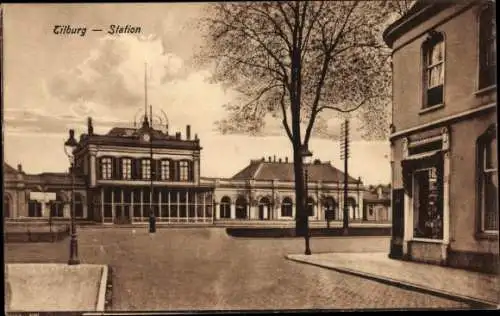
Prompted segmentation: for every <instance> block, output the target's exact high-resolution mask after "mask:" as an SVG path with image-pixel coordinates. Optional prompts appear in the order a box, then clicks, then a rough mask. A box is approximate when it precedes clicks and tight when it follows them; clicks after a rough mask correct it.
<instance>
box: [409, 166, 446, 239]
mask: <svg viewBox="0 0 500 316" xmlns="http://www.w3.org/2000/svg"><path fill="white" fill-rule="evenodd" d="M431 169H435V172H436V182H437V185H438V189H437V190H438V194H440V195H441V196H439V195H438V199H437V202H439V204H440V205H438V207H439V209H438V213H440V215H441V234H440V235H441V236H440V237H438V238H434V237H432V236H417V235H415V230H416V228H417V227H415V212H416V211H417V212H420V209H418V210H415V204H416V202H417V201H418V199H419V196H420V192H418V193H417V192H416V191H415V189H416V188H417V187H418V186H417V179H416V175H417V173H419V172H422V171H427V172H429V171H430V170H431ZM439 176H440V172H439V170H438V166H433V165H430V166H425V167H421V168H416V169H414V170H413V171H412V176H411V177H412V206H411V207H412V215H411V219H412V223H411V225H412V226H411V227H412V240H429V241H433V242H442V241H443V240H444V229H445V227H444V205H443V202H444V196H443V194H444V192H443V190H442V186H443V183H442V182H443V179H441V183H440V180H439ZM441 176H443V175H441ZM429 179H430V177H428V178H427V181H428V182H429ZM439 185H441V187H439ZM419 217H420V213H419ZM427 220H429V218H427Z"/></svg>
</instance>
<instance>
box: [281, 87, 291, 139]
mask: <svg viewBox="0 0 500 316" xmlns="http://www.w3.org/2000/svg"><path fill="white" fill-rule="evenodd" d="M285 89H286V88H285V86H284V85H283V93H282V94H281V98H280V107H281V112H282V113H283V120H282V123H283V127H284V128H285V131H286V134H287V135H288V138H289V139H290V141H291V142H292V143H293V135H292V132H291V131H290V126H288V119H287V115H286V105H285V94H286V90H285Z"/></svg>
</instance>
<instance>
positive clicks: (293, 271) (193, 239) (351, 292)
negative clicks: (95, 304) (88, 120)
mask: <svg viewBox="0 0 500 316" xmlns="http://www.w3.org/2000/svg"><path fill="white" fill-rule="evenodd" d="M68 244H69V240H68V239H66V240H64V241H62V242H59V243H54V244H51V243H46V244H6V245H5V258H6V261H7V262H61V263H64V262H66V261H67V259H68V254H69V253H68V250H69V247H68ZM79 246H80V248H79V250H80V260H81V261H82V262H83V263H95V264H109V265H111V267H112V269H113V295H112V299H113V304H112V309H113V310H190V309H194V310H223V309H231V310H237V309H354V308H356V309H366V308H383V309H387V308H435V307H440V308H448V309H450V308H467V307H468V306H466V305H465V304H463V303H458V302H455V301H450V300H446V299H442V298H438V297H434V296H432V295H427V294H421V293H417V292H413V291H408V290H403V289H399V288H397V287H393V286H388V285H384V284H381V283H378V282H375V281H370V280H365V279H363V278H359V277H355V276H350V275H346V274H342V273H338V272H335V271H329V270H326V269H322V268H318V267H314V266H308V265H302V264H297V263H295V262H292V261H289V260H286V259H285V255H287V254H290V253H300V252H302V251H303V249H304V241H303V239H299V238H276V239H267V238H255V239H253V238H232V237H229V236H227V235H226V233H225V230H224V229H222V228H175V229H174V228H159V229H158V230H157V232H156V233H155V234H153V235H150V234H148V232H147V227H137V228H82V229H80V230H79ZM388 247H389V238H388V237H329V238H313V239H312V240H311V248H312V251H313V253H321V252H387V250H388V249H389V248H388Z"/></svg>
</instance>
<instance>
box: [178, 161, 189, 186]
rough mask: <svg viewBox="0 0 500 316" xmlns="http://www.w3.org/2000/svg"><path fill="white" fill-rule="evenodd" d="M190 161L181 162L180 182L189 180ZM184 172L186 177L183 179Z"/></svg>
mask: <svg viewBox="0 0 500 316" xmlns="http://www.w3.org/2000/svg"><path fill="white" fill-rule="evenodd" d="M189 163H190V162H189V160H180V161H179V181H182V182H188V181H190V180H191V179H189V167H190V166H189ZM183 171H185V173H186V174H185V177H183V175H184V174H183Z"/></svg>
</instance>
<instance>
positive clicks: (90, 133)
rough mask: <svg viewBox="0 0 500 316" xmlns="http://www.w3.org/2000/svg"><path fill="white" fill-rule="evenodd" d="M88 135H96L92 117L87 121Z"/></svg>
mask: <svg viewBox="0 0 500 316" xmlns="http://www.w3.org/2000/svg"><path fill="white" fill-rule="evenodd" d="M87 134H88V135H93V134H94V126H92V118H91V117H90V116H89V117H88V119H87Z"/></svg>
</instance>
